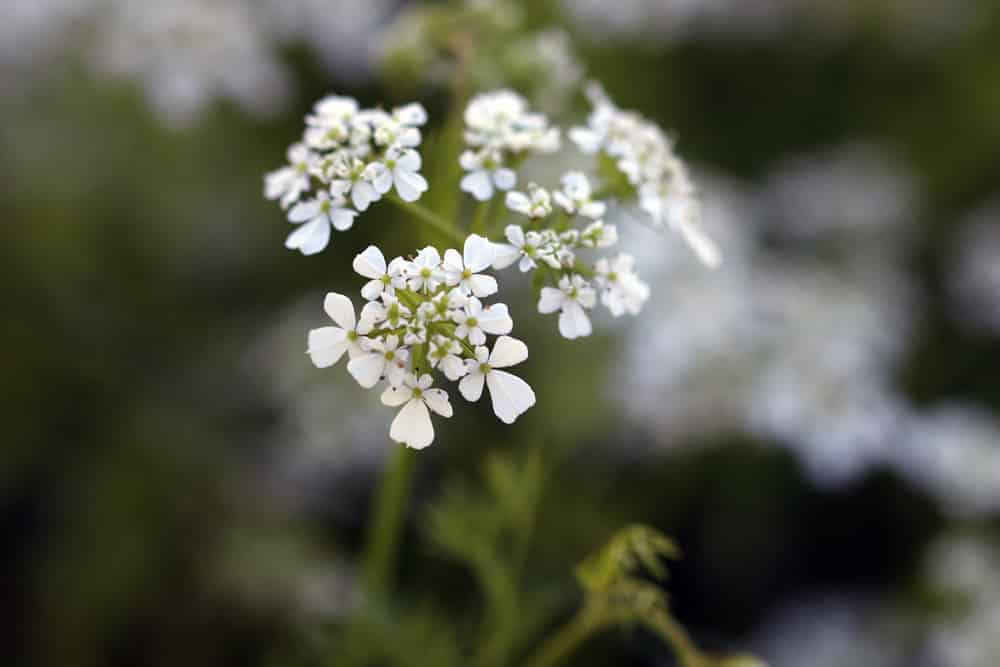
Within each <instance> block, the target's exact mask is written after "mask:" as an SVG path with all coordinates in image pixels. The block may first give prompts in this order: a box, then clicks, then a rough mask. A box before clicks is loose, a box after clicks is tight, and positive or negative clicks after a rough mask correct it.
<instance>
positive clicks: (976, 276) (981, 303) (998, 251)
mask: <svg viewBox="0 0 1000 667" xmlns="http://www.w3.org/2000/svg"><path fill="white" fill-rule="evenodd" d="M953 262H954V263H953V265H952V266H951V267H950V269H951V270H950V273H949V276H948V290H949V294H950V296H951V298H952V300H953V302H954V304H953V308H952V311H953V312H952V315H953V317H954V319H955V320H956V321H957V322H958V324H959V325H961V326H963V327H965V328H966V329H971V330H973V331H978V332H988V333H991V334H993V335H1000V202H994V203H991V204H987V205H986V206H984V207H983V208H982V209H980V210H978V211H976V212H975V213H973V214H972V216H971V217H970V218H969V219H968V220H966V221H964V222H963V229H962V231H961V233H960V234H959V237H958V243H957V247H956V248H955V251H954V253H953Z"/></svg>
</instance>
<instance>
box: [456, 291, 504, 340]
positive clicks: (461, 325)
mask: <svg viewBox="0 0 1000 667" xmlns="http://www.w3.org/2000/svg"><path fill="white" fill-rule="evenodd" d="M452 320H454V321H455V324H457V325H458V326H457V327H455V335H456V336H458V337H459V338H467V339H468V341H469V342H470V343H472V344H473V345H482V344H483V343H485V342H486V334H493V335H494V336H497V335H500V334H509V333H510V332H511V330H512V329H513V328H514V320H512V319H511V318H510V314H509V313H508V311H507V306H506V305H505V304H502V303H494V304H492V305H490V306H489V307H488V308H483V304H482V302H480V301H479V299H477V298H476V297H472V298H470V299H469V301H468V303H466V304H465V308H464V309H463V310H458V311H456V312H455V313H454V314H453V315H452Z"/></svg>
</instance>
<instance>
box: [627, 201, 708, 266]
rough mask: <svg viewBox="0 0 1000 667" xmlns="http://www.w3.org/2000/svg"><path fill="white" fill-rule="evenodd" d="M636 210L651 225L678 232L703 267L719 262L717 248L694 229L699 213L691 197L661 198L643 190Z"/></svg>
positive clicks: (696, 226)
mask: <svg viewBox="0 0 1000 667" xmlns="http://www.w3.org/2000/svg"><path fill="white" fill-rule="evenodd" d="M639 206H640V207H641V208H642V210H644V211H646V212H647V213H649V215H650V217H651V218H652V219H653V221H654V224H656V225H663V224H666V225H668V226H670V227H671V228H672V229H674V231H676V232H678V233H679V234H680V235H681V238H683V239H684V241H685V242H687V244H688V245H689V246H691V249H692V250H694V252H695V254H696V255H697V256H698V259H700V260H701V261H702V262H703V263H704V264H706V265H707V266H710V267H713V268H714V267H717V266H718V265H719V264H720V263H721V262H722V258H721V256H720V254H719V249H718V247H716V245H715V243H714V242H713V241H712V239H710V238H708V236H707V235H706V234H705V232H704V231H702V230H701V228H700V227H699V225H698V219H699V217H700V213H699V210H698V209H699V207H698V201H697V200H696V199H694V197H693V195H688V196H681V195H679V194H676V193H671V192H669V191H668V192H666V193H665V194H664V193H663V192H662V191H661V190H660V189H657V188H656V187H654V186H652V185H651V186H643V187H642V188H640V190H639Z"/></svg>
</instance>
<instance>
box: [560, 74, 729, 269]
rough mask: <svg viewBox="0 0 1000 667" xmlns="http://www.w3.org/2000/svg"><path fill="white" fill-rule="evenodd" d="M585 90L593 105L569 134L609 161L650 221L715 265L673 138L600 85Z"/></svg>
mask: <svg viewBox="0 0 1000 667" xmlns="http://www.w3.org/2000/svg"><path fill="white" fill-rule="evenodd" d="M588 96H589V97H590V100H591V104H592V105H593V106H594V109H593V111H592V112H591V114H590V116H589V117H588V119H587V126H586V127H574V128H572V129H571V130H570V131H569V138H570V139H571V140H572V141H573V142H574V143H575V144H576V145H577V147H579V149H580V150H581V151H583V152H584V153H586V154H588V155H591V154H603V155H606V156H607V157H608V158H610V159H611V160H613V161H614V163H615V165H616V166H617V168H618V170H619V171H621V173H622V174H624V175H625V177H626V178H627V179H628V182H629V183H630V184H631V186H632V187H633V188H635V190H636V193H637V195H638V199H639V208H640V209H642V210H643V211H644V212H645V213H646V214H648V215H649V217H650V220H651V222H652V224H653V226H654V227H657V228H663V227H669V228H671V229H673V230H674V231H676V232H678V233H679V234H680V235H681V236H682V237H683V238H684V240H685V241H687V243H688V244H689V245H690V246H691V248H692V249H693V250H694V251H695V253H697V255H698V257H699V258H700V259H701V260H702V261H703V262H704V263H705V264H707V265H709V266H716V265H718V263H719V259H720V258H719V251H718V249H717V248H716V247H715V245H714V244H713V243H712V242H711V240H710V239H709V238H708V237H707V236H706V235H705V234H704V232H702V230H701V229H700V228H699V225H698V222H699V220H700V215H701V214H700V206H699V202H698V198H697V192H696V190H695V187H694V184H693V183H692V182H691V177H690V176H689V175H688V170H687V166H686V165H685V164H684V162H683V161H682V160H681V159H680V157H678V156H677V153H676V152H674V146H673V142H672V141H671V140H670V139H669V138H668V137H667V136H666V135H665V134H664V133H663V130H661V129H660V128H659V127H658V126H657V125H655V124H654V123H651V122H649V121H648V120H646V119H645V118H643V117H642V116H641V115H640V114H638V113H636V112H634V111H622V110H621V109H619V108H618V107H616V106H615V105H614V103H613V102H611V100H610V99H608V97H607V95H605V94H604V91H603V90H601V88H600V87H598V86H596V85H592V86H591V87H590V89H589V90H588Z"/></svg>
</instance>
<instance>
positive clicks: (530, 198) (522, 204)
mask: <svg viewBox="0 0 1000 667" xmlns="http://www.w3.org/2000/svg"><path fill="white" fill-rule="evenodd" d="M507 208H509V209H510V210H512V211H514V212H515V213H520V214H521V215H526V216H528V217H529V218H535V219H537V218H544V217H545V216H547V215H548V214H549V213H551V212H552V195H550V194H549V191H548V190H546V189H545V188H540V187H538V186H537V185H535V184H534V183H529V184H528V194H524V193H523V192H518V191H517V190H514V191H513V192H508V193H507Z"/></svg>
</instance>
